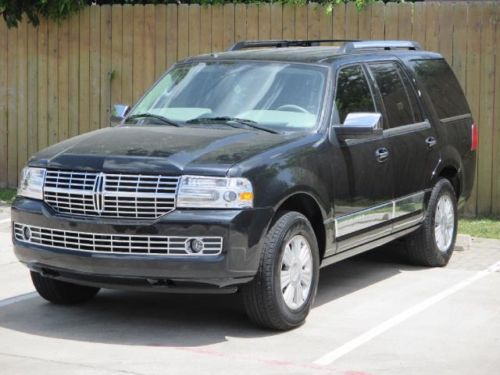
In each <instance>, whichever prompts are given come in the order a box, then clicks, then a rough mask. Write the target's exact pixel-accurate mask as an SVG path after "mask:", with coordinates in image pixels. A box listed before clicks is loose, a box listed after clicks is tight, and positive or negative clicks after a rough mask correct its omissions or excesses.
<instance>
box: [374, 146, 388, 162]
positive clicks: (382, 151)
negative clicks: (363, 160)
mask: <svg viewBox="0 0 500 375" xmlns="http://www.w3.org/2000/svg"><path fill="white" fill-rule="evenodd" d="M375 157H376V158H377V161H378V162H379V163H383V162H384V161H386V160H387V159H388V158H389V150H388V149H386V148H385V147H382V148H379V149H378V150H377V151H375Z"/></svg>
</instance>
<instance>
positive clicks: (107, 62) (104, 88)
mask: <svg viewBox="0 0 500 375" xmlns="http://www.w3.org/2000/svg"><path fill="white" fill-rule="evenodd" d="M111 22H112V18H111V6H109V5H103V6H101V38H100V41H101V47H100V48H101V74H100V80H101V82H100V83H101V89H100V91H101V103H100V108H101V110H100V114H101V118H100V120H99V127H101V128H104V127H108V126H109V125H110V121H109V116H110V115H111V84H112V83H111V79H112V75H111V74H112V63H111V50H112V39H111V38H112V26H111ZM151 50H152V47H151ZM148 70H149V73H150V75H153V74H154V66H151V67H149V68H148Z"/></svg>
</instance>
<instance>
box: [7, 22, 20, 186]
mask: <svg viewBox="0 0 500 375" xmlns="http://www.w3.org/2000/svg"><path fill="white" fill-rule="evenodd" d="M17 32H18V30H17V29H13V28H11V29H9V30H8V31H7V42H8V45H7V49H8V53H9V55H8V62H7V72H8V73H7V112H8V113H7V132H8V135H7V139H8V144H7V147H8V153H7V158H8V164H7V174H8V175H7V185H8V186H15V185H17V178H18V177H17V171H18V169H17V61H18V59H17V53H18V51H17Z"/></svg>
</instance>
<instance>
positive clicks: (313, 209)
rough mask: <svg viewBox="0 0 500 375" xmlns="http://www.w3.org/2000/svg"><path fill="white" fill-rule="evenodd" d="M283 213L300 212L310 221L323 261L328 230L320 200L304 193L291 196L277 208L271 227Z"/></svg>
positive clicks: (295, 193)
mask: <svg viewBox="0 0 500 375" xmlns="http://www.w3.org/2000/svg"><path fill="white" fill-rule="evenodd" d="M283 211H296V212H300V213H301V214H302V215H304V216H305V217H306V218H307V219H308V220H309V222H310V223H311V226H312V228H313V230H314V234H315V235H316V240H317V241H318V249H319V256H320V261H321V260H322V259H323V256H324V254H325V250H326V228H325V225H324V211H323V210H322V209H321V205H320V204H319V203H318V200H317V199H316V198H315V197H314V196H313V195H311V194H310V193H308V192H304V191H297V192H293V193H291V194H289V195H288V196H286V197H285V198H284V199H282V200H281V201H280V203H279V204H278V205H277V206H276V209H275V213H274V216H273V218H272V220H271V225H272V224H273V223H274V222H275V221H276V220H277V218H278V217H279V213H280V212H283Z"/></svg>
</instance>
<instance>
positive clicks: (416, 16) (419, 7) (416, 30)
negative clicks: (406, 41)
mask: <svg viewBox="0 0 500 375" xmlns="http://www.w3.org/2000/svg"><path fill="white" fill-rule="evenodd" d="M426 5H428V4H425V3H415V4H413V29H412V39H413V40H415V41H417V42H418V43H420V44H421V45H422V47H424V48H425V45H426V43H425V28H426V18H425V13H426V11H425V7H426Z"/></svg>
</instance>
